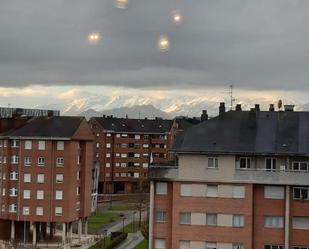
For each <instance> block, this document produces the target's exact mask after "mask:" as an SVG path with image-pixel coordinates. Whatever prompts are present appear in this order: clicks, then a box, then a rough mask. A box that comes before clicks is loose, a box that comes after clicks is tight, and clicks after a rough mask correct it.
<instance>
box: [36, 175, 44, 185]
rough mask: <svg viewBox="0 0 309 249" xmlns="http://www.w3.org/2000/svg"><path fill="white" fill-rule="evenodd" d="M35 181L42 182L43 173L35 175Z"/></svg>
mask: <svg viewBox="0 0 309 249" xmlns="http://www.w3.org/2000/svg"><path fill="white" fill-rule="evenodd" d="M37 182H38V183H44V174H38V175H37Z"/></svg>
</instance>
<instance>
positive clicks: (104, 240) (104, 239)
mask: <svg viewBox="0 0 309 249" xmlns="http://www.w3.org/2000/svg"><path fill="white" fill-rule="evenodd" d="M103 236H104V238H103V245H104V248H105V245H106V236H107V229H104V231H103Z"/></svg>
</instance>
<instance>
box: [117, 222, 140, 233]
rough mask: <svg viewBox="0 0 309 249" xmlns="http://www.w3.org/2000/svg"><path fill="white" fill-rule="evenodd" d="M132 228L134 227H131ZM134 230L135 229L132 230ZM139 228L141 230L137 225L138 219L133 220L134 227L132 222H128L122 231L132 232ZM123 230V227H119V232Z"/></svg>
mask: <svg viewBox="0 0 309 249" xmlns="http://www.w3.org/2000/svg"><path fill="white" fill-rule="evenodd" d="M133 228H134V229H133ZM134 230H135V231H134ZM139 230H141V228H140V227H139V226H138V221H135V222H134V227H133V222H131V223H130V224H128V225H126V226H125V227H124V232H125V233H134V232H137V231H139ZM122 231H123V229H122V228H121V229H119V232H122Z"/></svg>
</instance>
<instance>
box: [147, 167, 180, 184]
mask: <svg viewBox="0 0 309 249" xmlns="http://www.w3.org/2000/svg"><path fill="white" fill-rule="evenodd" d="M177 177H178V166H170V165H165V166H155V165H152V166H150V167H149V178H150V179H153V180H160V179H162V180H172V179H176V178H177Z"/></svg>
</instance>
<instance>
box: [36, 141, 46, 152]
mask: <svg viewBox="0 0 309 249" xmlns="http://www.w3.org/2000/svg"><path fill="white" fill-rule="evenodd" d="M38 147H39V150H45V141H39V144H38Z"/></svg>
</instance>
